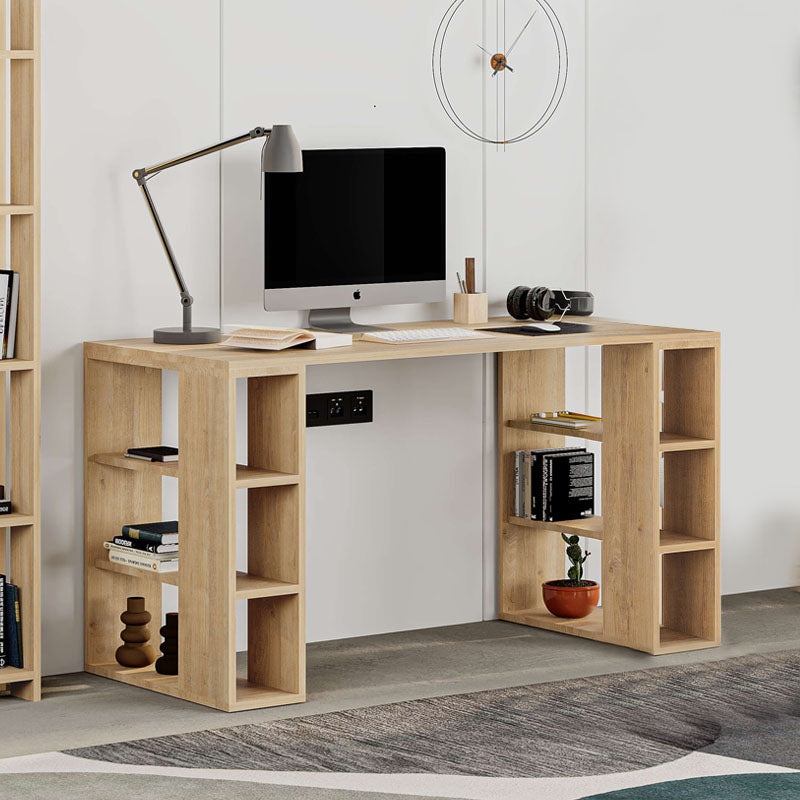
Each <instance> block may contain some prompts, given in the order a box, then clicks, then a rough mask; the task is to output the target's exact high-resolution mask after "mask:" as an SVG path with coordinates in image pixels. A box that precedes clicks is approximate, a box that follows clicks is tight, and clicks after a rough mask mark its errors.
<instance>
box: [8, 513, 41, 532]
mask: <svg viewBox="0 0 800 800" xmlns="http://www.w3.org/2000/svg"><path fill="white" fill-rule="evenodd" d="M35 522H36V519H35V517H33V515H31V514H17V513H13V514H0V530H2V529H3V528H16V527H19V526H20V525H33V524H34V523H35Z"/></svg>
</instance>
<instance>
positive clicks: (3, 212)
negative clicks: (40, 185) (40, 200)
mask: <svg viewBox="0 0 800 800" xmlns="http://www.w3.org/2000/svg"><path fill="white" fill-rule="evenodd" d="M35 211H36V209H35V208H34V207H33V206H32V205H27V204H24V203H0V217H12V216H14V217H15V216H27V215H29V214H33V213H35Z"/></svg>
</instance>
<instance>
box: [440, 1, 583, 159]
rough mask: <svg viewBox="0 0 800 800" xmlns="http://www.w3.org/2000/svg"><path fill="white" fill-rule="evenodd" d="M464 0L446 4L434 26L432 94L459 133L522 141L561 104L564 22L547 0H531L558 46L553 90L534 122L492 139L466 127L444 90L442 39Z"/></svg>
mask: <svg viewBox="0 0 800 800" xmlns="http://www.w3.org/2000/svg"><path fill="white" fill-rule="evenodd" d="M465 2H467V0H453V2H452V3H451V4H450V7H449V8H448V9H447V11H446V12H445V14H444V16H443V17H442V19H441V22H440V23H439V27H438V28H437V30H436V37H435V38H434V41H433V50H432V52H431V71H432V74H433V83H434V87H435V88H436V96H437V97H438V99H439V103H440V105H441V106H442V109H443V110H444V112H445V114H447V116H448V118H449V119H450V121H451V122H452V123H453V124H454V125H455V126H456V127H457V128H458V129H459V130H460V131H461V132H462V133H463V134H465V135H466V136H469V137H470V138H472V139H475V140H477V141H479V142H483V143H485V144H496V145H507V144H516V143H517V142H523V141H525V140H526V139H530V137H531V136H534V135H535V134H537V133H538V132H539V131H540V130H541V129H542V128H543V127H544V126H545V125H546V124H547V123H548V122H549V121H550V120H551V119H552V118H553V115H554V114H555V113H556V111H557V110H558V107H559V106H560V105H561V101H562V99H563V97H564V92H565V91H566V88H567V77H568V75H569V47H568V45H567V37H566V34H565V33H564V26H563V25H562V24H561V20H560V19H559V18H558V15H557V14H556V12H555V11H554V9H553V7H552V6H551V5H550V3H549V2H548V1H547V0H532V2H534V3H535V4H536V5H538V6H539V8H540V9H541V10H542V12H543V13H544V15H545V17H546V18H547V21H548V23H549V25H550V28H551V30H552V32H553V36H554V37H555V40H556V47H557V50H558V72H557V74H556V81H555V86H554V88H553V94H552V96H551V98H550V102H549V103H548V104H547V107H546V108H545V110H544V112H542V114H541V116H540V117H539V119H537V120H536V122H534V123H533V125H531V126H530V127H529V128H528V129H527V130H525V131H523V132H522V133H521V134H519V135H518V136H513V137H511V138H509V139H493V138H490V137H487V136H482V135H481V134H479V133H478V132H477V131H474V130H472V128H470V127H469V125H467V124H466V123H465V122H464V120H463V119H461V116H460V115H459V113H458V112H457V111H456V109H455V107H454V106H453V103H452V101H451V100H450V97H449V95H448V93H447V87H446V86H445V81H444V74H443V67H442V60H443V56H444V47H445V43H446V41H447V34H448V32H449V29H450V25H451V23H452V21H453V19H454V18H455V16H456V14H458V12H459V10H460V9H461V7H462V6H463V5H464V3H465Z"/></svg>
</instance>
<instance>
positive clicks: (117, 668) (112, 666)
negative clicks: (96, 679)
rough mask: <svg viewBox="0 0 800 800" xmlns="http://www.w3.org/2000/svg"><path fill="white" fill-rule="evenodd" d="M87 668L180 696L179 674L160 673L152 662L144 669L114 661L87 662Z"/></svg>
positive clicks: (94, 673) (133, 684)
mask: <svg viewBox="0 0 800 800" xmlns="http://www.w3.org/2000/svg"><path fill="white" fill-rule="evenodd" d="M85 669H86V671H87V672H91V673H92V674H93V675H99V676H100V677H101V678H111V679H112V680H115V681H122V683H128V684H130V685H131V686H138V687H140V688H142V689H150V690H151V691H153V692H159V693H161V694H167V695H169V696H170V697H178V698H179V697H180V694H179V693H178V676H177V675H160V674H159V673H158V672H156V669H155V666H154V665H152V664H151V665H150V666H149V667H143V668H142V669H131V668H130V667H123V666H122V665H120V664H117V663H116V661H112V662H110V663H100V664H87V665H86V667H85Z"/></svg>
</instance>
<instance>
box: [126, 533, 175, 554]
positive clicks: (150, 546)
mask: <svg viewBox="0 0 800 800" xmlns="http://www.w3.org/2000/svg"><path fill="white" fill-rule="evenodd" d="M113 542H114V544H116V545H119V546H120V547H127V548H128V550H142V551H144V552H145V553H177V552H178V547H177V545H171V544H154V543H153V542H145V541H142V540H141V539H129V538H128V537H127V536H115V537H114V539H113Z"/></svg>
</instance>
